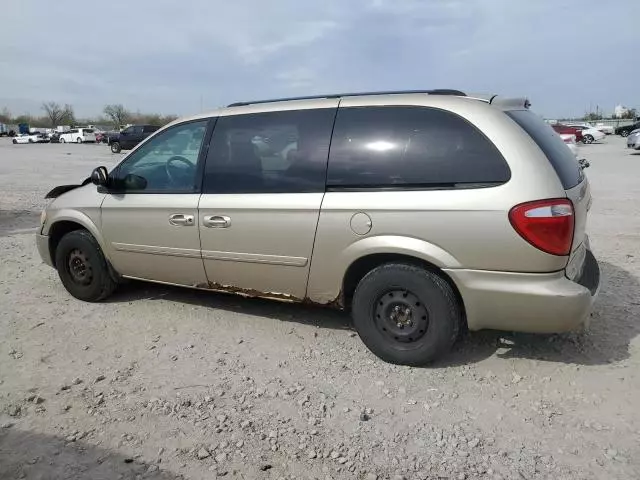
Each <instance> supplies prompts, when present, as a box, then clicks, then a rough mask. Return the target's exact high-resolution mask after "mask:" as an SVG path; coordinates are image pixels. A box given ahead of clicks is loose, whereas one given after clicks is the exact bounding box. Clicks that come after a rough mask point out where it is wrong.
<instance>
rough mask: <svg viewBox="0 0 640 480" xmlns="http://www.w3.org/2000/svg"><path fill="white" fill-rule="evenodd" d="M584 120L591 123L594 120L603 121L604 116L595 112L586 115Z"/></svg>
mask: <svg viewBox="0 0 640 480" xmlns="http://www.w3.org/2000/svg"><path fill="white" fill-rule="evenodd" d="M584 120H586V121H588V122H591V121H593V120H602V115H601V114H599V113H595V112H588V113H585V114H584Z"/></svg>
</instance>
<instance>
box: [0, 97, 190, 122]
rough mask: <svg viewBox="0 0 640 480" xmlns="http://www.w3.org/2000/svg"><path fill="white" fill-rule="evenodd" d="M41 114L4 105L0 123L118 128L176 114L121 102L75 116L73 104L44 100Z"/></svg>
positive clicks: (154, 120)
mask: <svg viewBox="0 0 640 480" xmlns="http://www.w3.org/2000/svg"><path fill="white" fill-rule="evenodd" d="M41 110H42V112H43V114H42V115H39V116H38V115H30V114H23V115H17V116H13V115H12V113H11V111H10V110H9V109H8V108H7V107H4V108H3V109H2V110H0V123H6V124H10V125H13V124H19V123H28V124H29V125H30V126H32V127H43V128H44V127H46V128H55V127H57V126H58V125H69V126H71V125H102V126H112V127H114V128H118V127H119V126H120V125H126V124H128V123H134V124H135V123H143V124H149V125H157V126H163V125H166V124H167V123H169V122H172V121H173V120H175V119H176V118H178V116H177V115H160V114H158V113H140V112H131V111H129V110H127V109H126V108H125V107H124V105H122V104H110V105H105V106H104V108H103V110H102V115H100V116H98V117H93V118H81V119H79V118H77V117H76V115H75V113H74V110H73V106H72V105H69V104H64V105H61V104H59V103H58V102H44V103H43V104H42V106H41Z"/></svg>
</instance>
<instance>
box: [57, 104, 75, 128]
mask: <svg viewBox="0 0 640 480" xmlns="http://www.w3.org/2000/svg"><path fill="white" fill-rule="evenodd" d="M60 123H67V124H69V125H73V124H75V123H76V115H75V113H74V112H73V106H71V105H69V104H68V103H66V104H65V105H64V107H63V108H62V115H61V117H60Z"/></svg>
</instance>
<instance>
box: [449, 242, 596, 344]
mask: <svg viewBox="0 0 640 480" xmlns="http://www.w3.org/2000/svg"><path fill="white" fill-rule="evenodd" d="M447 273H448V274H449V275H450V276H451V278H452V279H453V281H454V282H455V283H456V285H457V286H458V288H459V290H460V293H461V295H462V299H463V301H464V306H465V310H466V314H467V323H468V325H469V329H470V330H481V329H496V330H509V331H518V332H532V333H559V332H566V331H571V330H575V329H577V328H578V327H579V326H580V325H582V324H583V323H584V322H585V321H586V320H587V319H588V318H589V315H590V313H591V309H592V305H593V302H594V301H595V299H596V297H597V294H598V291H599V287H600V268H599V267H598V262H597V261H596V259H595V257H594V256H593V254H592V253H591V252H590V251H587V255H586V257H585V264H584V268H583V271H582V274H581V276H580V278H578V279H577V280H576V281H572V280H569V279H568V278H567V277H566V276H565V272H564V271H562V272H555V273H512V272H491V271H480V270H447Z"/></svg>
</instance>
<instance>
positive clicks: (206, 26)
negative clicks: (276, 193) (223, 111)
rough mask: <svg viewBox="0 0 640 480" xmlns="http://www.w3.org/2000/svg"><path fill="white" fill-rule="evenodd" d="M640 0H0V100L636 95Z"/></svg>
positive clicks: (174, 102)
mask: <svg viewBox="0 0 640 480" xmlns="http://www.w3.org/2000/svg"><path fill="white" fill-rule="evenodd" d="M639 25H640V0H609V1H608V2H607V1H604V0H266V1H265V0H225V1H220V0H182V1H176V0H171V1H169V0H153V1H134V0H109V1H108V2H87V1H82V2H77V1H72V0H65V1H60V2H51V1H48V0H47V1H44V0H28V1H27V0H24V1H19V0H12V1H6V2H3V5H2V10H1V12H0V108H2V107H3V106H5V105H6V106H7V107H9V109H10V110H11V111H12V112H13V113H14V114H18V113H25V112H30V113H32V114H41V113H42V112H41V111H40V105H41V103H42V102H43V101H51V100H53V101H57V102H59V103H71V104H72V105H73V106H74V107H75V110H76V114H77V115H79V116H87V115H96V114H98V113H100V112H101V110H102V108H103V106H104V105H105V104H107V103H123V104H124V105H125V106H126V107H127V108H129V109H130V110H134V111H135V110H140V111H143V112H159V113H165V114H168V113H175V114H179V115H181V114H189V113H194V112H198V111H200V110H201V108H204V109H205V110H206V109H210V108H214V107H217V106H220V105H223V104H227V103H230V102H232V101H237V100H248V99H259V98H269V97H280V96H295V95H305V94H314V93H326V92H335V91H341V92H342V91H369V90H387V89H421V88H425V89H428V88H456V89H461V90H465V91H469V92H485V93H501V94H505V95H514V96H515V95H517V96H522V95H526V96H528V97H529V98H530V99H531V101H532V103H533V108H534V109H535V110H536V111H538V112H540V113H542V114H544V115H546V116H548V117H557V116H565V115H582V114H583V113H584V112H585V110H587V109H589V107H590V105H591V106H592V108H593V109H595V107H596V105H599V106H600V108H601V109H605V111H611V110H612V109H613V107H614V106H615V105H616V104H618V103H622V104H624V105H627V106H629V107H640V54H639V50H638V47H639V46H640V33H638V32H639V31H640V30H639Z"/></svg>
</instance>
